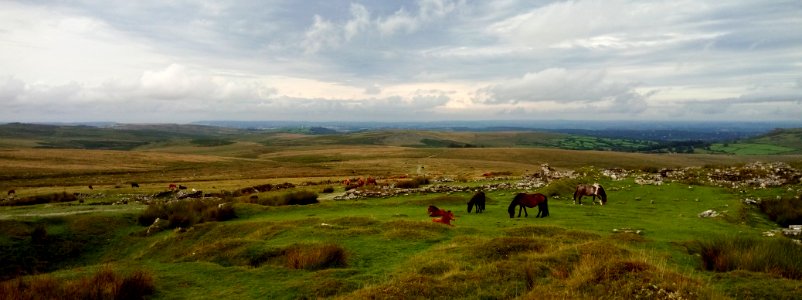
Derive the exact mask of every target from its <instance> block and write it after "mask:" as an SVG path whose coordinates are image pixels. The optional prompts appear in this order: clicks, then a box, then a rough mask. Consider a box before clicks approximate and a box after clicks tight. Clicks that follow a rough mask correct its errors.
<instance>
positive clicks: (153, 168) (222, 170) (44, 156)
mask: <svg viewBox="0 0 802 300" xmlns="http://www.w3.org/2000/svg"><path fill="white" fill-rule="evenodd" d="M464 135H469V134H468V133H465V134H464ZM758 160H762V161H786V162H794V161H800V160H802V156H799V155H788V156H732V155H688V154H642V153H622V152H608V151H574V150H561V149H549V148H467V149H466V148H409V147H396V146H349V145H344V146H343V145H317V146H303V147H298V146H293V147H278V148H277V147H266V146H263V145H261V144H257V143H252V142H238V143H235V144H232V145H225V146H219V147H191V146H186V145H185V146H169V147H163V148H151V149H147V150H143V151H113V150H64V149H6V150H0V170H3V172H2V174H0V182H1V183H0V188H20V187H36V186H75V187H86V185H88V184H93V185H108V186H111V187H113V186H115V185H121V184H125V183H128V182H139V183H148V184H153V185H156V186H158V187H159V189H161V188H162V185H165V184H167V183H170V182H183V183H197V184H196V185H211V186H215V183H214V182H216V181H243V180H246V181H247V180H265V179H270V180H273V181H279V182H283V181H298V180H300V181H306V180H311V181H318V180H326V179H332V178H334V179H337V178H343V177H354V176H374V177H390V176H398V175H410V176H415V175H420V174H419V172H422V173H425V174H426V175H428V176H433V177H434V176H451V177H466V178H471V177H478V176H481V174H483V173H486V172H489V171H494V172H500V171H504V172H510V173H511V174H512V175H513V176H520V175H523V174H525V173H529V172H534V171H537V170H539V169H540V165H541V164H544V163H548V164H550V165H551V166H552V167H555V168H558V169H560V168H570V169H573V168H578V167H584V166H595V167H599V168H609V167H618V168H629V169H637V168H643V167H652V168H662V167H685V166H703V165H732V164H742V163H745V162H750V161H758ZM210 182H211V184H208V183H210ZM236 185H240V186H242V184H236ZM165 186H166V185H165Z"/></svg>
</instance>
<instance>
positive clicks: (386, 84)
mask: <svg viewBox="0 0 802 300" xmlns="http://www.w3.org/2000/svg"><path fill="white" fill-rule="evenodd" d="M221 2H222V3H221ZM801 116H802V1H799V0H788V1H783V0H772V1H758V0H754V1H734V0H733V1H702V0H691V1H685V0H667V1H641V0H638V1H623V0H598V1H595V0H594V1H585V0H577V1H530V0H520V1H518V0H494V1H479V0H476V1H472V0H453V1H452V0H416V1H380V0H362V1H358V0H354V1H339V0H318V1H297V0H270V1H267V0H241V1H189V0H187V1H184V0H171V1H164V0H153V1H151V0H142V1H92V0H84V1H80V0H76V1H70V0H58V1H55V0H54V1H46V0H41V1H39V0H32V1H7V0H6V1H0V122H17V121H21V122H51V121H64V122H76V121H117V122H144V123H164V122H169V123H184V122H192V121H198V120H318V121H339V120H348V121H431V120H557V119H561V120H587V119H593V120H703V121H704V120H727V121H769V120H792V121H799V120H802V117H801Z"/></svg>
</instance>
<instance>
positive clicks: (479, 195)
mask: <svg viewBox="0 0 802 300" xmlns="http://www.w3.org/2000/svg"><path fill="white" fill-rule="evenodd" d="M484 198H485V192H482V191H479V192H476V194H473V197H471V201H468V212H471V210H472V209H473V206H474V205H477V207H476V209H479V207H480V206H479V203H480V202H481V203H484Z"/></svg>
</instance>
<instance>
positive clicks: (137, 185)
mask: <svg viewBox="0 0 802 300" xmlns="http://www.w3.org/2000/svg"><path fill="white" fill-rule="evenodd" d="M131 187H132V188H138V187H139V183H136V182H131Z"/></svg>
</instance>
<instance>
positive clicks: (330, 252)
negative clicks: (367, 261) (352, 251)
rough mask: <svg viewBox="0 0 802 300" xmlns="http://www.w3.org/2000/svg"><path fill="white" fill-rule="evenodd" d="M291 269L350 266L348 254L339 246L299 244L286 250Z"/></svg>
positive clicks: (288, 264) (288, 265)
mask: <svg viewBox="0 0 802 300" xmlns="http://www.w3.org/2000/svg"><path fill="white" fill-rule="evenodd" d="M284 251H285V256H286V259H287V264H286V266H287V267H288V268H290V269H304V270H320V269H327V268H342V267H346V266H348V253H347V252H346V251H345V248H343V247H341V246H339V245H337V244H299V245H294V246H291V247H289V248H288V249H286V250H284Z"/></svg>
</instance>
